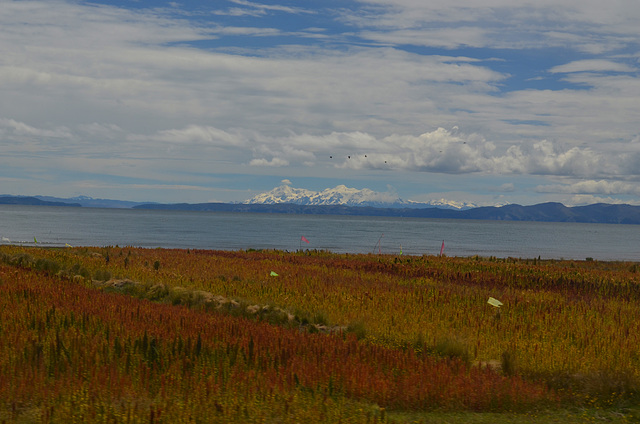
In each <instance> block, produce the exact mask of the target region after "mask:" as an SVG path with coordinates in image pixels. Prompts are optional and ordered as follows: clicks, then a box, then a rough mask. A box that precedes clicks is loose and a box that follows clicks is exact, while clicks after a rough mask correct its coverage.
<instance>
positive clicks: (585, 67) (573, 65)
mask: <svg viewBox="0 0 640 424" xmlns="http://www.w3.org/2000/svg"><path fill="white" fill-rule="evenodd" d="M636 70H637V69H635V68H632V67H630V66H628V65H626V64H624V63H619V62H614V61H611V60H604V59H591V60H577V61H574V62H570V63H567V64H564V65H560V66H554V67H553V68H551V69H550V70H549V72H552V73H570V72H635V71H636Z"/></svg>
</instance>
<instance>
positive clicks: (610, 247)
mask: <svg viewBox="0 0 640 424" xmlns="http://www.w3.org/2000/svg"><path fill="white" fill-rule="evenodd" d="M302 236H304V237H306V238H307V239H308V240H309V241H310V243H309V244H307V243H305V242H303V241H301V237H302ZM0 237H1V239H0V240H1V241H0V243H2V244H8V243H14V244H24V245H33V244H34V238H35V239H36V240H37V242H38V244H41V245H48V246H65V245H66V244H69V245H72V246H115V245H119V246H140V247H167V248H191V249H220V250H240V249H250V248H252V249H281V250H290V251H292V250H297V249H299V248H302V249H325V250H330V251H333V252H337V253H374V252H375V253H378V252H381V253H384V254H398V253H400V251H401V250H402V252H403V253H404V254H409V255H423V254H432V255H433V254H438V253H439V252H440V247H441V245H442V241H443V240H444V243H445V253H446V254H447V255H449V256H473V255H480V256H497V257H520V258H534V257H535V258H537V257H538V256H540V257H541V258H546V259H548V258H555V259H558V258H565V259H585V258H587V257H591V258H594V259H599V260H631V261H640V226H637V225H612V224H577V223H548V222H515V221H476V220H449V219H423V218H397V217H361V216H334V215H287V214H260V213H225V212H186V211H153V210H136V209H98V208H68V207H49V206H16V205H0Z"/></svg>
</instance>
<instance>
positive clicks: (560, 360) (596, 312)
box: [0, 246, 640, 423]
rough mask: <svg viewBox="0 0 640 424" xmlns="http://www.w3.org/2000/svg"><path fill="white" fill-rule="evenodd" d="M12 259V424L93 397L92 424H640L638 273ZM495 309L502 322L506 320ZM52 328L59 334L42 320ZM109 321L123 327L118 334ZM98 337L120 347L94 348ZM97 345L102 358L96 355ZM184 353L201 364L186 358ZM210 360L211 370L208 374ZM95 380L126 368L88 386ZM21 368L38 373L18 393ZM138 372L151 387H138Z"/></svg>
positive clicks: (91, 251)
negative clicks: (32, 394)
mask: <svg viewBox="0 0 640 424" xmlns="http://www.w3.org/2000/svg"><path fill="white" fill-rule="evenodd" d="M0 259H1V260H2V261H1V262H2V263H3V265H2V268H1V273H0V279H2V280H1V281H2V283H1V284H0V290H5V291H6V292H7V293H4V295H3V296H2V297H1V298H2V299H3V300H2V302H3V303H5V305H3V306H2V308H3V312H2V314H3V315H2V322H3V324H2V325H0V327H2V328H0V331H1V332H2V333H0V334H2V335H3V338H5V337H8V336H9V335H11V334H13V333H12V331H13V330H12V327H11V325H10V324H5V323H9V322H11V320H10V316H9V315H10V314H9V313H8V312H7V308H8V305H9V303H11V304H15V303H18V304H20V305H22V307H23V309H22V310H21V311H22V312H15V313H13V315H11V316H13V317H14V319H15V322H16V324H14V327H15V328H18V327H19V325H18V323H20V322H22V323H23V325H24V326H26V327H25V328H22V335H20V336H19V335H17V334H16V335H13V336H11V337H14V338H15V343H13V344H8V345H6V346H5V347H4V348H3V351H2V352H1V353H2V356H5V355H6V357H7V358H9V359H4V360H3V361H4V362H2V361H0V362H2V363H1V364H0V365H1V367H0V373H2V374H1V375H0V376H1V377H2V378H1V379H0V381H3V379H5V378H6V379H9V380H4V381H12V383H13V387H16V386H15V385H16V384H17V383H19V387H20V388H21V389H20V390H22V391H20V390H16V389H11V390H10V389H8V388H7V387H5V386H3V387H2V388H0V389H1V390H2V391H1V392H0V396H1V397H2V399H3V400H4V406H3V407H2V408H4V409H2V410H0V421H1V420H3V419H5V420H9V421H10V420H11V419H17V417H18V418H19V417H22V418H25V417H27V416H32V415H33V416H34V417H36V418H34V420H35V421H34V422H63V418H69V417H70V416H72V414H73V408H72V406H73V405H76V403H77V402H76V401H75V400H74V399H77V398H78V397H79V398H81V399H84V398H82V396H85V397H86V399H85V400H84V401H83V402H85V401H86V402H87V403H88V405H90V406H87V408H89V409H87V410H86V411H85V413H84V415H83V417H84V418H87V417H88V416H91V417H93V418H92V419H93V420H94V421H100V420H102V421H103V422H109V421H110V420H112V422H119V421H118V420H117V418H118V417H120V418H122V416H124V415H126V416H127V417H129V418H128V419H130V422H137V421H136V420H139V421H144V422H150V421H152V422H156V421H157V422H181V421H184V422H188V421H189V419H188V417H192V420H193V422H198V419H201V420H205V421H204V422H213V421H211V420H212V419H211V418H209V419H210V421H207V418H204V417H217V418H216V419H218V421H219V422H243V420H245V421H254V422H269V420H271V421H275V422H296V421H304V422H310V423H313V422H335V421H338V420H342V422H454V423H455V422H585V421H587V422H588V421H599V420H600V421H607V422H626V421H627V420H629V421H632V420H633V419H634V418H638V415H639V413H638V410H637V409H635V408H634V405H636V404H637V401H638V400H639V399H640V397H639V395H638V393H640V392H639V390H640V351H639V350H638V347H637V346H640V343H639V341H640V340H639V339H640V331H639V330H640V328H639V327H640V321H639V320H638V319H637V317H638V312H640V306H639V303H638V301H639V300H640V273H638V272H637V271H638V267H637V265H636V264H633V263H622V262H619V263H617V262H615V263H614V262H599V261H540V260H520V259H496V258H478V257H474V258H447V257H434V256H423V257H407V256H388V255H338V254H330V253H327V252H322V251H307V252H296V253H288V252H281V251H247V252H228V251H203V250H171V249H139V248H132V247H123V248H120V247H100V248H64V249H40V248H26V247H20V246H2V247H1V249H0ZM271 271H275V272H276V273H277V276H272V274H271ZM14 285H15V287H14ZM60 287H64V290H62V289H61V288H60ZM80 289H82V291H78V292H76V291H75V290H80ZM52 290H53V291H54V292H55V293H57V294H52V292H51V291H52ZM56 290H62V291H61V292H60V293H58V292H57V291H56ZM65 293H66V294H65ZM71 293H75V294H71ZM123 294H124V295H126V296H123ZM10 295H11V296H13V297H11V296H10ZM65 296H66V297H65ZM69 296H72V297H73V296H75V297H74V299H76V303H77V304H74V306H73V307H72V306H70V304H69V303H67V302H69V301H70V299H69ZM489 297H494V298H496V299H499V300H500V301H501V302H502V303H503V306H502V307H500V308H496V307H494V306H491V305H489V304H488V303H487V300H488V298H489ZM89 298H91V299H92V301H93V302H98V303H100V304H101V306H100V307H96V306H95V305H94V306H91V303H90V302H89V301H88V300H87V299H89ZM62 299H64V300H62ZM123 299H128V300H126V301H125V300H123ZM123 302H127V303H126V306H125V305H124V303H123ZM140 305H144V306H140ZM141 307H142V308H143V309H144V310H145V311H147V309H146V308H150V309H148V311H147V312H145V314H146V315H144V316H145V318H144V319H142V318H140V316H139V315H136V316H134V313H133V312H132V310H137V311H140V308H141ZM52 308H53V310H54V311H56V312H55V314H54V315H53V316H51V317H50V316H48V315H46V313H45V312H44V311H51V310H52ZM69 308H71V309H73V308H76V309H73V311H71V312H70V309H69ZM154 308H164V309H154ZM105 309H107V310H111V311H112V313H111V314H110V315H108V316H103V315H102V314H104V313H105V312H104V310H105ZM18 310H20V309H19V308H18ZM38 311H39V312H38ZM113 311H117V313H116V312H113ZM186 313H188V314H194V315H189V316H188V317H186V316H183V315H182V314H186ZM20 314H23V315H20ZM38 314H39V315H38ZM43 314H44V315H43ZM137 314H139V312H137ZM54 316H55V318H54ZM97 316H99V318H98V317H97ZM72 317H73V318H72ZM80 317H82V318H80ZM93 317H96V318H95V320H97V321H96V322H95V323H94V321H93V320H94V318H93ZM154 317H155V318H154ZM203 317H204V318H203ZM201 320H204V321H201ZM208 320H214V321H208ZM220 320H222V321H220ZM85 321H86V322H85ZM41 322H42V323H44V324H41ZM97 322H100V323H103V327H104V328H99V329H96V328H93V327H92V326H94V325H97ZM147 322H148V325H147V324H145V323H147ZM193 322H200V326H199V327H193V326H192V323H193ZM70 323H71V324H70ZM79 323H83V324H79ZM152 324H153V325H152ZM78 325H83V326H84V328H85V329H84V330H82V331H80V330H78V329H77V328H76V327H77V326H78ZM203 326H216V327H219V328H222V329H223V330H220V332H219V333H215V334H214V333H210V331H212V330H210V329H208V327H206V328H207V330H206V331H205V327H203ZM87 328H91V329H90V330H87ZM87 331H88V333H87ZM105 333H106V334H105ZM316 333H319V334H316ZM25 337H27V338H26V339H25ZM29 337H31V338H29ZM74 337H75V338H74ZM87 337H90V339H89V340H90V341H91V342H90V343H89V344H88V345H89V346H91V348H86V349H84V350H83V349H81V348H80V346H81V345H82V343H81V340H85V339H86V338H87ZM43 338H44V341H42V340H41V339H43ZM145 338H146V342H145ZM19 340H21V341H20V342H18V341H19ZM115 340H117V342H116V341H115ZM123 340H128V343H129V345H126V342H124V341H123ZM178 340H182V343H183V344H186V343H187V341H186V340H188V343H189V346H190V347H189V349H188V350H184V348H182V350H181V349H178V348H177V347H176V346H178ZM273 340H275V342H274V341H273ZM136 342H137V343H138V344H137V345H136ZM20 343H22V344H20ZM29 343H31V344H29ZM74 343H75V344H74ZM152 343H153V346H151V344H152ZM273 343H275V344H273ZM18 345H20V346H21V349H22V350H20V349H17V348H16V346H18ZM76 345H77V346H76ZM126 346H129V347H126ZM136 346H137V347H136ZM150 346H151V347H150ZM195 346H199V348H197V349H198V351H199V352H201V353H200V354H199V355H198V356H195V357H193V358H192V357H190V356H189V355H191V356H193V352H194V349H196V347H195ZM16 349H17V350H16ZM74 349H75V350H74ZM127 349H129V350H127ZM127 352H128V353H127ZM185 352H187V353H188V355H187V354H186V353H185ZM202 352H207V354H206V355H205V354H204V353H202ZM234 352H235V353H234ZM83 355H89V357H90V359H87V358H84V356H83ZM127 355H128V356H127ZM185 355H186V357H187V358H189V361H190V364H189V367H191V368H189V369H188V370H186V369H185V366H186V365H185V362H184V361H185ZM234 355H235V356H234ZM11 358H13V359H11ZM127 358H128V359H127ZM230 358H233V359H230ZM238 358H241V359H242V360H241V361H240V360H239V359H238ZM85 360H86V361H90V362H91V363H92V364H93V363H94V362H95V361H97V362H98V363H100V361H103V362H104V363H105V364H110V365H109V366H107V365H105V368H107V369H97V370H96V369H95V368H91V367H89V365H88V364H86V365H84V366H83V367H84V368H82V367H81V368H76V365H77V364H78V363H84V362H83V361H85ZM7 361H9V362H7ZM12 361H13V362H12ZM72 365H73V366H72ZM16 366H22V367H23V368H25V369H26V371H24V372H16V371H13V374H11V372H10V370H11V369H13V368H12V367H14V368H15V367H16ZM194 367H195V368H194ZM194 369H197V370H198V372H201V373H202V376H206V378H205V377H202V376H201V377H198V378H195V377H194ZM89 370H91V371H89ZM131 370H135V372H132V375H133V376H134V377H130V378H129V377H125V376H127V375H129V374H128V373H127V372H125V371H129V372H131ZM187 371H188V372H187ZM82 372H84V373H86V372H93V373H95V374H96V375H92V376H90V377H91V378H89V376H87V375H84V376H78V375H76V374H78V373H82ZM69 373H71V374H73V376H69V375H68V374H69ZM145 373H146V374H145ZM220 373H222V375H224V374H225V373H228V374H229V375H233V376H234V378H230V377H228V376H227V377H226V379H225V378H223V377H220ZM210 374H211V375H210ZM135 376H137V377H135ZM72 377H73V378H72ZM80 377H82V378H80ZM98 377H100V378H103V379H106V381H107V382H108V383H109V384H110V385H111V386H109V387H112V388H113V390H111V389H107V388H100V389H99V390H98V389H96V391H95V393H93V394H92V391H91V390H92V389H91V387H92V386H91V385H90V384H88V382H89V381H91V379H95V378H98ZM74 378H80V380H79V381H75V380H74ZM20 379H27V380H29V379H30V380H31V381H34V379H40V380H37V381H38V382H39V383H40V384H41V385H42V386H45V387H47V386H48V387H50V390H46V395H45V394H44V392H45V390H42V393H41V395H40V396H39V398H38V397H36V399H38V400H30V401H26V400H25V399H27V398H28V396H27V395H29V387H30V386H29V384H27V383H26V382H25V381H22V380H20ZM83 379H84V380H83ZM204 380H206V381H207V382H208V383H206V384H205V383H204V382H203V381H204ZM82 381H84V382H85V383H82ZM101 381H102V380H101ZM232 383H233V384H232ZM105 384H106V383H105ZM163 385H167V387H171V390H172V391H171V392H168V391H166V390H165V391H163V390H162V387H164V386H163ZM42 386H40V387H42ZM116 389H117V390H116ZM134 393H143V395H141V396H140V397H137V395H135V394H134ZM20 396H23V398H20ZM30 399H33V398H30ZM74 402H76V403H74ZM65 405H66V406H65ZM91 405H92V406H91ZM176 405H178V406H176ZM180 405H182V406H180ZM303 411H312V412H303ZM329 411H331V412H329ZM118 414H120V415H118ZM123 414H124V415H123ZM127 414H128V415H127ZM304 414H306V415H304ZM336 414H337V415H336ZM303 415H304V416H303ZM114 417H115V418H114ZM197 417H200V418H197ZM25 419H26V418H25ZM38 420H40V421H38ZM56 420H59V421H56ZM113 420H115V421H113ZM234 420H235V421H234ZM278 420H279V421H278Z"/></svg>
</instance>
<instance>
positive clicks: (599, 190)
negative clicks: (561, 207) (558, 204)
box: [536, 180, 640, 196]
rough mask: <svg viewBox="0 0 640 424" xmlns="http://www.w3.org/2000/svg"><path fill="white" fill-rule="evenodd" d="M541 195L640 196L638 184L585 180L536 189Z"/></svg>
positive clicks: (542, 186) (541, 186)
mask: <svg viewBox="0 0 640 424" xmlns="http://www.w3.org/2000/svg"><path fill="white" fill-rule="evenodd" d="M536 191H537V192H539V193H568V194H576V195H587V194H588V195H592V194H600V195H619V194H626V195H635V196H638V195H640V186H638V184H637V183H629V182H625V181H609V180H585V181H578V182H575V183H571V184H550V185H540V186H537V187H536Z"/></svg>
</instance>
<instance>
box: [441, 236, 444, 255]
mask: <svg viewBox="0 0 640 424" xmlns="http://www.w3.org/2000/svg"><path fill="white" fill-rule="evenodd" d="M443 253H444V240H442V246H441V247H440V256H442V254H443Z"/></svg>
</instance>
